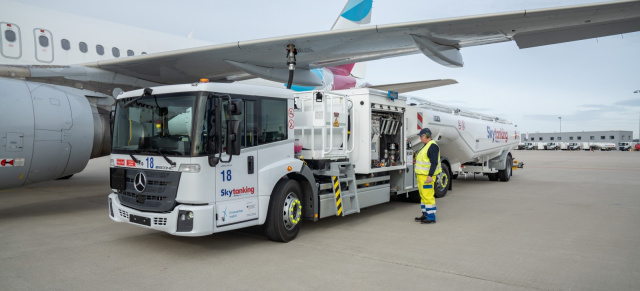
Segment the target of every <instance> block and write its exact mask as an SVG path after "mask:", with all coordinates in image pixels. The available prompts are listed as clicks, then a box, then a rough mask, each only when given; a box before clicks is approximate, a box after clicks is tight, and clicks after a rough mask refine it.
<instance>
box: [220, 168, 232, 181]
mask: <svg viewBox="0 0 640 291" xmlns="http://www.w3.org/2000/svg"><path fill="white" fill-rule="evenodd" d="M220 175H222V182H228V181H231V170H227V171H226V175H225V171H222V172H220Z"/></svg>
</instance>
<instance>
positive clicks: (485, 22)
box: [83, 0, 640, 85]
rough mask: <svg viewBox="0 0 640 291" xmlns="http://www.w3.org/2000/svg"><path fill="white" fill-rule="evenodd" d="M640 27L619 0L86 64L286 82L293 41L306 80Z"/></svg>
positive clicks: (151, 75)
mask: <svg viewBox="0 0 640 291" xmlns="http://www.w3.org/2000/svg"><path fill="white" fill-rule="evenodd" d="M639 30H640V1H638V0H634V1H615V2H606V3H598V4H588V5H579V6H569V7H560V8H548V9H538V10H527V11H517V12H508V13H497V14H488V15H480V16H470V17H457V18H448V19H440V20H430V21H418V22H408V23H399V24H389V25H377V26H368V27H360V28H354V29H345V30H333V31H323V32H316V33H308V34H299V35H292V36H283V37H275V38H268V39H260V40H251V41H238V42H233V43H227V44H221V45H212V46H205V47H198V48H192V49H184V50H176V51H169V52H163V53H156V54H148V55H141V56H135V57H128V58H122V59H114V60H105V61H99V62H95V63H89V64H83V65H84V66H88V67H93V68H100V69H102V70H107V71H111V72H114V73H118V74H122V75H125V76H129V77H135V78H140V79H143V80H147V81H151V82H158V83H165V84H175V83H188V82H194V81H197V80H199V79H200V78H209V79H210V80H212V81H234V80H235V79H246V78H247V74H250V75H253V76H256V77H262V78H266V79H272V80H280V79H278V78H275V77H274V76H276V75H278V74H279V73H283V72H287V59H286V48H287V45H289V44H293V45H295V47H296V49H297V51H298V54H297V64H296V70H295V74H296V77H299V78H298V79H296V78H294V83H296V84H302V85H304V84H305V82H306V84H307V85H314V84H315V83H313V82H312V81H309V82H307V81H308V80H305V79H300V77H304V75H305V74H307V75H310V74H312V73H309V71H308V70H310V69H314V68H320V67H328V66H336V65H342V64H349V63H355V62H363V61H370V60H377V59H383V58H390V57H397V56H403V55H410V54H416V53H423V54H424V55H426V56H427V57H429V58H431V59H432V60H434V61H436V62H438V63H440V64H442V65H445V66H450V67H462V65H463V61H462V55H461V54H460V49H462V48H465V47H471V46H477V45H486V44H492V43H500V42H506V41H512V40H514V41H515V42H516V44H517V45H518V46H519V47H520V48H529V47H536V46H543V45H549V44H555V43H561V42H568V41H574V40H581V39H588V38H595V37H602V36H608V35H615V34H622V33H629V32H634V31H639ZM315 85H317V84H315Z"/></svg>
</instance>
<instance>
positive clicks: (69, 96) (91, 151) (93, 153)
mask: <svg viewBox="0 0 640 291" xmlns="http://www.w3.org/2000/svg"><path fill="white" fill-rule="evenodd" d="M88 93H89V92H88V91H83V90H78V89H74V88H70V87H63V86H56V85H48V84H41V83H36V82H29V81H21V80H13V79H6V78H0V189H5V188H13V187H19V186H24V185H28V184H32V183H37V182H43V181H47V180H53V179H56V178H61V177H68V176H71V175H73V174H75V173H78V172H80V171H82V170H83V169H84V168H85V167H86V165H87V162H88V161H89V159H91V158H94V157H99V156H104V155H107V154H109V151H110V147H111V146H110V144H111V137H110V130H109V110H106V109H104V108H100V107H97V106H95V105H92V104H91V103H90V102H89V100H88V99H87V95H88Z"/></svg>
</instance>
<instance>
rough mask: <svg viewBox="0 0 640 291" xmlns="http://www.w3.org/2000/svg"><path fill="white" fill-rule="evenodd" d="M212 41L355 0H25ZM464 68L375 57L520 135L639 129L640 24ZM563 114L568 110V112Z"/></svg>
mask: <svg viewBox="0 0 640 291" xmlns="http://www.w3.org/2000/svg"><path fill="white" fill-rule="evenodd" d="M20 2H22V3H26V4H30V5H35V6H41V7H46V8H49V9H53V10H60V11H64V12H67V13H71V14H80V15H84V16H87V17H92V18H97V19H103V20H108V21H114V22H118V23H121V24H125V25H131V26H136V27H142V28H146V29H151V30H155V31H160V32H164V33H168V34H173V35H179V36H185V37H186V36H188V35H192V37H193V38H195V39H200V40H204V41H209V42H211V43H213V44H218V43H229V42H235V41H245V40H252V39H260V38H269V37H276V36H284V35H292V34H300V33H309V32H318V31H324V30H328V29H330V28H331V26H332V25H333V23H334V21H335V19H336V17H337V16H338V14H339V13H340V12H341V11H342V8H343V7H344V5H345V3H346V2H347V1H346V0H322V1H301V0H298V1H282V0H269V1H243V0H236V1H219V0H210V1H201V0H180V1H165V0H155V1H131V0H128V1H125V0H111V1H94V0H58V1H50V0H21V1H20ZM597 2H602V1H592V0H526V1H525V0H483V1H477V0H458V1H455V2H453V1H444V0H439V1H434V0H374V2H373V14H372V20H371V24H372V25H383V24H392V23H401V22H408V21H419V20H431V19H439V18H448V17H459V16H469V15H477V14H487V13H498V12H510V11H519V10H529V9H537V8H546V7H555V6H568V5H579V4H588V3H597ZM461 53H462V56H463V59H464V62H465V65H464V67H463V68H447V67H443V66H441V65H438V64H436V63H434V62H433V61H431V60H430V59H428V58H427V57H425V56H423V55H422V54H416V55H413V56H406V57H399V58H392V59H386V60H378V61H371V62H369V63H367V77H366V79H367V81H368V82H369V83H371V84H388V83H399V82H412V81H422V80H433V79H455V80H457V81H458V82H459V84H456V85H450V86H445V87H440V88H434V89H428V90H422V91H416V92H412V93H409V95H412V96H417V97H421V98H422V99H426V100H429V101H434V102H438V103H442V104H446V105H449V106H453V107H458V108H460V109H464V110H470V111H474V112H479V113H483V114H489V115H494V116H498V117H500V118H501V119H507V120H510V121H511V122H513V123H514V124H516V125H517V126H518V128H519V129H520V131H521V133H523V134H524V133H536V132H560V131H562V132H580V131H600V130H628V131H633V132H634V134H633V135H634V138H635V139H637V138H638V131H639V129H640V93H634V91H636V90H640V32H635V33H630V34H624V35H616V36H610V37H603V38H598V39H590V40H583V41H576V42H570V43H563V44H556V45H550V46H543V47H536V48H529V49H522V50H521V49H519V48H518V47H517V45H516V43H515V42H506V43H500V44H491V45H484V46H477V47H470V48H464V49H462V50H461ZM558 117H561V119H559V118H558Z"/></svg>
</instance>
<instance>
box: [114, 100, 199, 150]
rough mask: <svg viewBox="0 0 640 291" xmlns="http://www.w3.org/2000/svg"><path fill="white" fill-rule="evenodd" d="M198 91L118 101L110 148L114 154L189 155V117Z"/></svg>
mask: <svg viewBox="0 0 640 291" xmlns="http://www.w3.org/2000/svg"><path fill="white" fill-rule="evenodd" d="M198 95H199V92H185V93H180V94H167V95H150V96H144V97H141V98H139V99H136V100H135V101H133V102H132V103H131V104H129V106H127V107H125V106H124V105H125V104H127V103H128V102H130V101H131V100H132V99H121V100H118V102H117V105H116V114H115V121H114V127H113V141H112V146H111V150H112V152H114V153H130V154H135V153H140V154H153V155H157V154H165V155H168V156H190V155H191V149H192V138H193V135H192V130H193V127H192V120H193V116H194V114H195V110H196V99H197V97H198Z"/></svg>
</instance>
